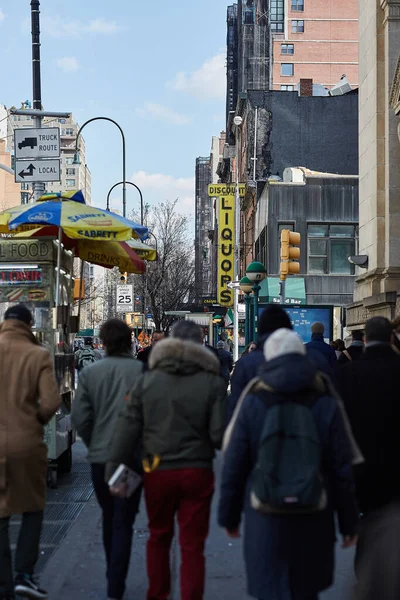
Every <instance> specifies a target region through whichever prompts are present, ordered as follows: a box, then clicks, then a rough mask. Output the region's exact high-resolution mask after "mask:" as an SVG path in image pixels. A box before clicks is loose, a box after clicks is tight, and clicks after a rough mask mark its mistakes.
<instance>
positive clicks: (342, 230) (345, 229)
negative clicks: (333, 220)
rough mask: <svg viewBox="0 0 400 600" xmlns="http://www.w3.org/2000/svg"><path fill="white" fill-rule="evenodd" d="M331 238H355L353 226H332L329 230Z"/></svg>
mask: <svg viewBox="0 0 400 600" xmlns="http://www.w3.org/2000/svg"><path fill="white" fill-rule="evenodd" d="M329 235H330V237H346V238H353V237H354V226H353V225H331V226H330V229H329Z"/></svg>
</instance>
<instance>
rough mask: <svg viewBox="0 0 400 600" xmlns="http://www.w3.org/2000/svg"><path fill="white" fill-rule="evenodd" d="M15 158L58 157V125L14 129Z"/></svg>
mask: <svg viewBox="0 0 400 600" xmlns="http://www.w3.org/2000/svg"><path fill="white" fill-rule="evenodd" d="M14 154H15V158H59V156H60V130H59V129H58V127H44V128H43V129H38V128H26V129H15V130H14Z"/></svg>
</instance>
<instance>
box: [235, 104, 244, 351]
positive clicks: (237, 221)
mask: <svg viewBox="0 0 400 600" xmlns="http://www.w3.org/2000/svg"><path fill="white" fill-rule="evenodd" d="M233 122H234V124H235V127H236V177H235V179H236V191H235V264H234V277H233V278H234V280H235V281H238V279H239V272H240V195H239V128H240V126H241V124H242V123H243V119H242V117H240V116H239V115H238V116H236V117H234V119H233ZM238 304H239V288H238V287H235V289H234V291H233V360H234V361H235V362H236V361H237V360H238V358H239V313H238Z"/></svg>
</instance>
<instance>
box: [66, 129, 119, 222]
mask: <svg viewBox="0 0 400 600" xmlns="http://www.w3.org/2000/svg"><path fill="white" fill-rule="evenodd" d="M93 121H109V122H110V123H114V125H116V126H117V127H118V129H119V130H120V132H121V137H122V185H123V188H122V211H123V215H124V217H126V144H125V135H124V132H123V131H122V127H121V126H120V125H119V124H118V123H117V122H116V121H114V119H110V117H93V118H92V119H89V120H88V121H86V122H85V123H84V124H83V125H82V126H81V127H80V128H79V130H78V133H77V135H76V140H75V156H74V164H79V162H80V161H79V148H78V143H79V137H80V136H81V133H82V130H83V129H84V128H85V127H86V125H89V123H92V122H93Z"/></svg>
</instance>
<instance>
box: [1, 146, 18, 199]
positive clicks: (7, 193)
mask: <svg viewBox="0 0 400 600" xmlns="http://www.w3.org/2000/svg"><path fill="white" fill-rule="evenodd" d="M0 164H2V165H5V166H6V167H9V168H10V169H11V154H10V153H9V152H7V151H6V142H5V140H4V139H0ZM18 204H21V185H20V184H19V183H15V181H14V175H12V174H11V173H8V172H7V171H5V170H3V169H0V211H3V210H6V208H11V207H12V206H18Z"/></svg>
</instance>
